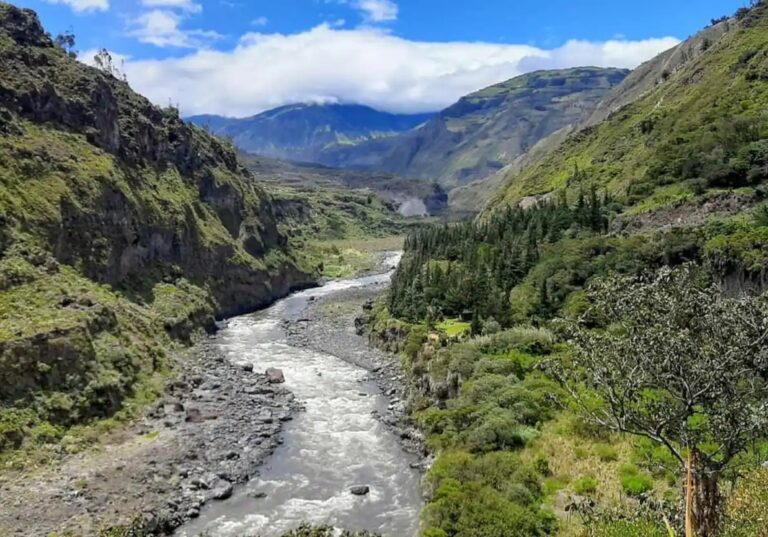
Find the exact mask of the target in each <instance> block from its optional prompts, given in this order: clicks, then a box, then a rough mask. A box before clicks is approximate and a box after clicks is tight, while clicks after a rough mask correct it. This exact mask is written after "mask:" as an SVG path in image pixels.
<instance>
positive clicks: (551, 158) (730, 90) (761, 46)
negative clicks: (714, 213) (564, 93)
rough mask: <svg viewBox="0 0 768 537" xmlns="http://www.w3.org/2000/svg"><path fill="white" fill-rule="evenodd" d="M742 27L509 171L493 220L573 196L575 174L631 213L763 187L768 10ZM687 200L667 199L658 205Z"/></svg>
mask: <svg viewBox="0 0 768 537" xmlns="http://www.w3.org/2000/svg"><path fill="white" fill-rule="evenodd" d="M739 18H740V20H739V22H738V23H736V24H727V25H723V27H722V28H721V29H720V31H718V32H713V33H712V34H711V35H713V36H715V38H714V39H713V40H711V41H710V42H708V43H707V42H706V41H705V44H706V45H708V46H702V47H701V48H700V49H698V48H697V49H696V50H693V44H695V43H696V41H695V40H694V41H692V42H690V43H683V44H681V45H680V47H679V48H678V50H677V51H676V56H677V57H678V58H679V59H677V60H676V65H674V70H668V71H662V69H663V68H665V67H668V63H667V62H660V63H659V64H651V65H650V66H649V67H650V68H651V69H652V71H651V72H650V73H647V72H646V78H647V81H641V80H637V79H635V80H634V81H633V82H635V84H634V85H630V86H629V88H633V89H637V88H643V87H644V89H645V91H643V92H642V94H641V95H640V96H639V97H637V98H634V99H632V101H631V102H630V103H629V104H627V105H625V106H623V107H622V108H620V109H618V110H616V111H614V112H613V113H612V114H610V115H609V116H608V117H607V118H606V119H605V121H602V122H601V123H599V124H597V125H594V126H591V127H588V128H586V129H583V130H581V131H578V132H576V133H574V134H572V135H571V136H570V137H569V138H568V139H567V140H566V141H565V142H564V143H562V144H560V145H559V146H558V148H557V151H549V152H548V153H546V154H545V155H544V156H542V157H541V158H538V159H535V160H534V162H533V163H532V164H530V165H529V166H527V167H526V168H525V169H523V170H522V171H520V170H513V172H512V173H511V174H510V175H508V176H507V177H506V187H505V189H504V191H503V192H502V194H501V195H500V196H499V197H498V200H497V201H496V203H495V204H494V205H492V206H491V207H490V208H489V211H498V210H503V207H504V205H505V204H507V203H516V202H517V201H519V200H520V199H522V198H524V197H525V196H530V195H536V194H541V193H545V192H551V191H554V190H557V189H563V188H572V181H571V179H570V170H571V169H572V168H573V166H574V164H578V165H579V166H580V167H581V169H582V170H583V172H584V174H585V175H586V176H587V177H588V178H589V181H591V182H592V183H593V184H595V185H597V186H598V187H599V188H601V189H602V188H604V189H606V190H608V191H609V192H611V193H612V194H613V195H614V196H615V197H616V198H617V199H619V200H620V201H622V202H625V203H626V204H627V205H637V204H641V203H643V202H645V201H646V200H647V199H648V198H649V197H650V196H652V195H653V194H654V193H655V192H656V191H657V190H661V189H664V188H667V187H669V186H674V187H677V188H678V189H679V190H677V192H678V194H682V192H683V190H687V191H688V192H689V193H695V192H701V191H703V190H706V189H711V188H723V187H727V188H735V187H740V186H745V185H755V184H757V183H760V182H763V181H765V180H766V153H765V149H766V145H765V138H766V128H768V121H766V120H767V119H768V118H766V116H765V115H764V111H765V109H766V105H768V88H767V87H766V84H765V79H766V78H765V77H766V76H768V55H767V54H766V52H765V51H766V43H767V41H766V36H768V32H766V28H768V6H766V5H765V3H764V2H762V3H757V4H755V5H754V6H753V7H752V8H751V9H745V10H744V13H743V14H742V16H741V17H739ZM694 39H697V38H694ZM669 58H670V57H668V58H667V61H669ZM618 97H619V99H621V97H627V98H629V97H631V93H630V94H629V95H626V96H623V95H619V96H618ZM619 102H621V100H619ZM624 102H626V100H625V101H624ZM681 199H685V197H684V196H680V195H675V196H667V197H666V200H665V201H663V200H661V199H659V200H658V203H677V202H679V201H680V200H681Z"/></svg>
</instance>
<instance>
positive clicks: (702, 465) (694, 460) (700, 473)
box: [685, 448, 723, 537]
mask: <svg viewBox="0 0 768 537" xmlns="http://www.w3.org/2000/svg"><path fill="white" fill-rule="evenodd" d="M687 466H688V467H687V471H686V487H685V537H716V536H717V535H718V533H719V532H720V529H721V527H722V522H723V496H722V494H721V493H720V483H719V481H720V475H719V473H718V472H716V471H712V470H710V469H708V468H707V465H706V460H705V457H704V456H703V455H702V454H701V453H700V452H699V451H698V450H697V449H696V448H691V449H690V451H689V454H688V465H687Z"/></svg>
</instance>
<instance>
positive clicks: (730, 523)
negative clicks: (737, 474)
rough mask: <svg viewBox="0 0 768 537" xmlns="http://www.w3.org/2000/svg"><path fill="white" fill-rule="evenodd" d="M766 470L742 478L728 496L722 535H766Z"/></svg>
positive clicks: (767, 502)
mask: <svg viewBox="0 0 768 537" xmlns="http://www.w3.org/2000/svg"><path fill="white" fill-rule="evenodd" d="M766 490H768V470H766V469H760V470H756V471H754V472H752V473H751V474H749V475H748V476H747V477H745V478H744V479H742V480H741V481H740V482H739V484H738V486H737V487H736V490H735V491H734V493H733V494H732V495H731V496H730V497H729V498H728V507H727V510H726V515H725V524H724V528H723V537H766V536H768V495H767V494H766Z"/></svg>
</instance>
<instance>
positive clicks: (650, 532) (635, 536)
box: [589, 520, 669, 537]
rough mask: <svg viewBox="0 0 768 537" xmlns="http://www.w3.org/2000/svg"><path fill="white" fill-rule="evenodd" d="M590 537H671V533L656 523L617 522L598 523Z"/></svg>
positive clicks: (591, 531) (591, 530)
mask: <svg viewBox="0 0 768 537" xmlns="http://www.w3.org/2000/svg"><path fill="white" fill-rule="evenodd" d="M589 537H669V533H668V532H667V530H666V529H665V528H664V527H663V526H662V525H661V524H658V523H655V522H646V521H629V520H616V521H605V522H598V523H597V524H595V525H594V526H593V527H591V528H590V530H589Z"/></svg>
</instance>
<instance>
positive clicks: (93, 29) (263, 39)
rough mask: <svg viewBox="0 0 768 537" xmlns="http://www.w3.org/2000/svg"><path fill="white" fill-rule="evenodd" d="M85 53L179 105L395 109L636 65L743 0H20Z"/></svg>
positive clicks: (233, 109) (191, 109) (220, 109)
mask: <svg viewBox="0 0 768 537" xmlns="http://www.w3.org/2000/svg"><path fill="white" fill-rule="evenodd" d="M16 3H17V4H19V5H22V6H24V7H31V8H33V9H35V10H36V11H38V13H39V14H40V17H41V19H42V21H43V23H44V25H45V26H46V28H47V29H48V30H49V31H51V32H52V33H57V32H59V31H63V30H67V29H71V30H72V31H73V32H74V33H75V34H76V35H77V39H78V48H79V49H80V50H81V51H82V54H81V57H82V59H83V60H84V61H88V59H89V58H90V57H92V55H93V51H94V50H95V49H97V48H100V47H106V48H107V49H109V50H110V51H111V52H112V53H113V54H114V55H115V57H116V58H118V59H119V61H120V62H124V65H125V67H124V69H125V71H126V72H127V75H128V78H129V81H130V82H131V83H132V85H133V86H134V87H135V88H137V89H138V90H139V91H141V92H143V93H145V94H146V95H148V96H149V97H150V98H151V99H153V100H154V101H156V102H159V103H162V104H166V103H167V102H168V101H169V100H171V101H174V102H177V103H178V104H180V105H181V107H182V111H183V112H186V113H201V112H214V113H221V114H225V115H248V114H251V113H257V112H259V111H261V110H264V109H266V108H270V107H272V106H278V105H281V104H286V103H289V102H293V101H297V100H300V101H341V102H347V101H349V102H352V101H354V102H362V103H363V104H369V105H371V106H375V107H377V108H381V109H387V110H392V111H404V112H411V111H413V112H417V111H427V110H432V109H437V108H441V107H443V106H446V105H448V104H450V103H451V102H453V101H455V100H456V99H457V98H458V97H460V96H462V95H464V94H466V93H468V92H471V91H474V90H477V89H480V88H482V87H484V86H487V85H489V84H492V83H495V82H500V81H503V80H505V79H507V78H510V77H512V76H515V75H518V74H521V73H522V72H525V71H528V70H531V69H536V68H559V67H570V66H575V65H581V64H591V65H599V66H616V67H629V68H631V67H634V66H636V65H637V64H639V63H640V62H642V61H644V60H646V59H648V58H650V57H652V56H653V55H655V54H657V53H658V52H660V51H662V50H664V49H666V48H669V47H670V46H673V45H674V44H675V42H676V40H677V39H684V38H685V37H687V36H689V35H691V34H692V33H694V32H696V31H697V30H698V29H700V28H701V27H702V26H704V25H706V24H707V23H708V22H709V21H710V19H711V18H713V17H717V16H720V15H724V14H730V13H733V12H734V11H735V10H736V9H737V8H738V7H740V6H742V5H744V4H745V3H746V0H695V1H691V0H685V1H683V0H666V1H664V0H645V1H643V2H638V1H636V0H634V1H613V2H608V1H605V0H587V1H581V2H575V1H573V0H570V1H566V0H549V1H547V2H544V1H541V0H476V1H475V2H457V1H449V0H20V1H18V2H16Z"/></svg>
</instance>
